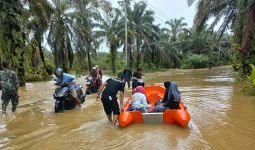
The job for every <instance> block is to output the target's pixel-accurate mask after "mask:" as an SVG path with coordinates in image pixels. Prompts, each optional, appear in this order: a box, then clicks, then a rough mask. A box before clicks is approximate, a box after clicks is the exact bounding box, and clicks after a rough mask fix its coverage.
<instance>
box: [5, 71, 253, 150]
mask: <svg viewBox="0 0 255 150" xmlns="http://www.w3.org/2000/svg"><path fill="white" fill-rule="evenodd" d="M144 79H145V81H146V84H153V83H160V82H161V83H162V82H163V81H165V80H170V81H176V82H177V84H178V86H179V89H180V91H181V97H182V101H183V102H184V103H185V104H186V105H187V107H188V111H189V113H190V115H191V120H190V122H189V124H188V126H187V127H186V128H182V127H179V126H177V125H165V124H160V125H158V124H133V125H130V126H128V127H127V128H122V129H119V128H115V127H111V125H110V124H109V123H108V121H107V119H106V116H105V114H104V111H103V107H102V104H101V103H100V102H96V100H95V95H90V96H87V98H86V102H85V103H84V104H83V106H82V108H77V109H75V110H71V111H66V112H64V113H60V114H55V113H54V110H53V108H54V99H53V98H52V93H53V91H54V89H55V86H54V83H53V81H49V82H36V83H28V84H27V86H26V87H25V88H20V90H19V92H20V105H19V107H18V109H17V112H16V113H15V114H13V113H11V112H10V109H11V105H10V104H9V106H8V115H7V116H2V115H0V149H8V150H12V149H22V150H30V149H31V150H76V149H79V150H88V149H95V150H97V149H99V150H101V149H110V150H111V149H146V150H166V149H185V150H186V149H195V150H197V149H216V150H233V149H237V150H239V149H243V150H247V149H255V140H254V139H255V97H251V96H250V97H249V96H243V95H242V93H241V92H240V86H239V84H238V83H237V82H236V80H235V73H234V72H233V71H232V69H231V67H219V68H213V69H210V70H209V69H199V70H169V71H166V72H155V73H146V74H145V75H144ZM78 82H79V83H81V84H82V85H84V84H85V82H84V80H83V79H79V80H78ZM129 94H130V91H128V92H126V96H129Z"/></svg>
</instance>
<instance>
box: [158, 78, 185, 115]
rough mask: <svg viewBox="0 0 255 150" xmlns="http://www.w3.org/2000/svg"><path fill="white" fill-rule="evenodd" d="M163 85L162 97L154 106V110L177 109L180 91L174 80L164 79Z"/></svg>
mask: <svg viewBox="0 0 255 150" xmlns="http://www.w3.org/2000/svg"><path fill="white" fill-rule="evenodd" d="M164 86H165V88H166V90H165V94H164V98H163V100H162V101H161V102H159V103H157V104H156V106H155V110H154V111H156V112H163V111H165V110H166V109H178V108H179V103H180V92H179V90H178V87H177V84H176V82H169V81H165V82H164Z"/></svg>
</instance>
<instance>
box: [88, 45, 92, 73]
mask: <svg viewBox="0 0 255 150" xmlns="http://www.w3.org/2000/svg"><path fill="white" fill-rule="evenodd" d="M87 56H88V65H89V70H90V71H91V68H92V64H91V57H90V45H89V44H88V46H87Z"/></svg>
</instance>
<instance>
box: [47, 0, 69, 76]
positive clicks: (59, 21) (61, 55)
mask: <svg viewBox="0 0 255 150" xmlns="http://www.w3.org/2000/svg"><path fill="white" fill-rule="evenodd" d="M52 2H53V3H54V5H55V8H54V15H53V18H52V19H51V23H50V29H49V34H48V39H47V41H48V44H49V45H50V47H51V49H52V52H53V55H54V57H55V58H54V60H55V65H56V66H57V67H61V68H63V70H64V71H68V70H69V69H70V68H72V63H73V59H74V53H73V49H72V45H71V37H72V32H73V31H72V28H71V24H72V21H71V16H70V14H71V13H72V12H71V11H70V9H71V8H72V7H71V3H70V2H69V1H68V0H61V1H60V0H53V1H52Z"/></svg>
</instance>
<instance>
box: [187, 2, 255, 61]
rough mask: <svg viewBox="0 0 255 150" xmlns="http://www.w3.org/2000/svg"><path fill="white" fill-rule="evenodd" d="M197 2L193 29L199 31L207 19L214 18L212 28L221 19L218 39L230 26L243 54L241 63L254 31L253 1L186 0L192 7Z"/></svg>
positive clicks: (254, 3)
mask: <svg viewBox="0 0 255 150" xmlns="http://www.w3.org/2000/svg"><path fill="white" fill-rule="evenodd" d="M195 1H197V13H196V15H195V18H194V29H196V30H198V29H201V27H202V26H203V25H205V23H206V21H207V20H208V19H209V18H212V17H214V18H215V19H214V22H213V23H212V26H214V25H216V24H217V23H218V22H219V20H220V19H221V18H224V19H223V22H222V24H221V26H220V28H219V30H218V32H217V36H218V37H219V38H220V37H221V36H222V35H223V33H224V31H225V30H226V29H227V28H228V27H229V26H230V25H231V27H232V28H233V29H234V33H235V36H237V39H236V42H237V43H238V44H239V45H240V50H241V52H242V54H243V63H244V62H245V61H246V59H247V55H248V53H249V50H250V48H251V45H252V41H253V36H254V30H255V1H254V0H217V1H216V0H212V1H209V0H206V1H205V0H188V4H189V5H192V4H193V3H194V2H195Z"/></svg>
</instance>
